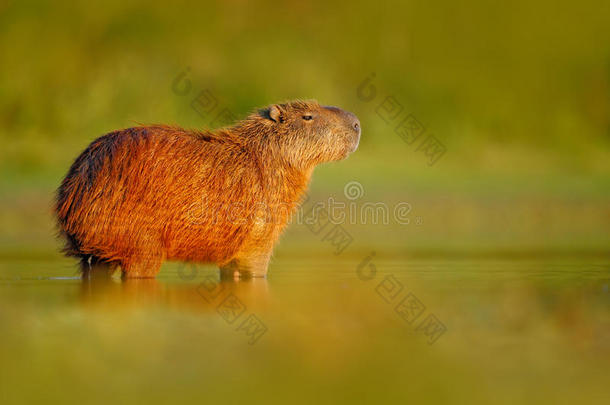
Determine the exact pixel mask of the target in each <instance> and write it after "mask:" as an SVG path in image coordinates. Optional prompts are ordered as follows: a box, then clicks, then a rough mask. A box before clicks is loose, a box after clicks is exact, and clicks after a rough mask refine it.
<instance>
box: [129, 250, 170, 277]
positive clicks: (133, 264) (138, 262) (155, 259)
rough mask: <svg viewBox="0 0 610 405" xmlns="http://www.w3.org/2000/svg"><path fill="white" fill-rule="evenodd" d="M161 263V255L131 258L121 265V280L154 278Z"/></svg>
mask: <svg viewBox="0 0 610 405" xmlns="http://www.w3.org/2000/svg"><path fill="white" fill-rule="evenodd" d="M162 262H163V257H162V255H147V256H146V257H142V256H136V257H131V258H129V259H126V260H124V261H123V262H122V263H121V270H122V271H123V274H122V278H123V279H126V278H155V277H156V276H157V273H159V270H160V269H161V263H162Z"/></svg>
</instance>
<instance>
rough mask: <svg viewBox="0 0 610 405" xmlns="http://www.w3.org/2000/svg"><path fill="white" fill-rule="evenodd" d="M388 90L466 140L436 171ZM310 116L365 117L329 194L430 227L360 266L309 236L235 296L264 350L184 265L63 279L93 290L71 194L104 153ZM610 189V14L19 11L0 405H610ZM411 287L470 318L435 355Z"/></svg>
mask: <svg viewBox="0 0 610 405" xmlns="http://www.w3.org/2000/svg"><path fill="white" fill-rule="evenodd" d="M187 69H188V70H187ZM184 72H186V73H187V76H186V80H188V82H189V83H190V90H189V91H188V92H186V94H179V93H177V92H176V91H175V90H173V88H172V83H173V81H174V80H175V79H176V77H177V76H178V75H180V74H181V73H184ZM372 74H374V75H375V76H374V80H373V81H372V82H371V85H372V86H374V88H375V90H376V96H375V98H374V99H373V100H371V101H365V100H363V99H362V97H359V94H358V87H359V86H360V85H361V84H362V82H363V81H364V80H365V79H366V78H369V77H371V75H372ZM201 91H209V92H210V94H212V95H213V96H214V97H215V99H216V100H217V102H218V106H217V108H216V109H215V111H214V112H213V113H212V114H208V115H205V116H201V115H199V114H198V113H197V112H196V111H195V110H193V108H192V107H191V102H192V100H193V99H194V98H195V97H197V95H198V94H199V92H201ZM388 96H393V97H394V98H395V100H396V101H397V102H399V103H400V105H401V106H402V113H401V114H402V115H401V117H404V116H406V115H407V114H412V115H413V116H414V117H416V119H417V120H418V121H420V122H421V123H422V124H423V125H424V126H425V128H426V132H425V134H424V135H422V139H423V138H424V137H426V136H428V135H434V136H435V137H436V138H437V139H438V140H439V141H440V142H441V143H442V144H443V145H444V147H445V148H446V153H445V154H444V155H443V156H442V157H441V158H440V159H439V160H438V161H437V162H436V163H435V164H434V165H432V166H430V165H429V164H428V159H427V157H426V156H425V155H424V154H423V153H422V152H421V151H417V150H416V149H417V143H416V144H413V145H408V144H406V143H405V142H403V141H402V140H401V138H400V137H399V136H398V135H397V134H396V133H395V131H394V129H395V126H396V124H397V121H392V122H391V123H386V122H385V121H384V120H383V119H382V117H381V116H380V115H379V114H378V112H377V111H378V108H379V105H380V104H381V103H382V102H383V101H384V100H385V99H386V97H388ZM295 98H301V99H311V98H313V99H317V100H318V101H320V102H321V103H323V104H329V105H336V106H339V107H342V108H344V109H346V110H349V111H352V112H353V113H355V114H356V115H357V116H358V117H359V118H360V121H361V124H362V139H361V143H360V148H359V149H358V150H357V151H356V152H355V153H354V154H353V155H352V156H350V157H349V158H348V159H347V160H345V161H342V162H337V163H332V164H326V165H322V166H321V167H319V168H318V169H316V171H315V173H314V180H313V183H312V185H311V190H310V191H311V195H312V196H313V198H314V200H322V201H325V200H326V199H327V198H329V197H332V198H335V199H336V200H338V201H344V202H349V201H348V200H347V199H346V196H345V195H344V187H345V186H346V184H348V183H350V182H358V183H359V184H360V186H361V190H363V195H362V196H361V198H359V199H358V200H357V201H355V202H356V203H357V204H364V203H367V202H372V203H379V202H381V203H385V204H387V205H388V206H389V207H393V206H395V204H398V203H400V202H403V203H404V202H408V203H409V204H411V206H412V211H411V218H410V219H411V221H410V223H409V224H408V225H405V224H398V223H396V222H395V221H391V222H390V223H389V224H374V223H355V224H345V228H346V230H347V231H348V232H349V233H350V235H351V236H352V237H353V243H352V244H351V245H350V247H349V249H347V250H346V251H345V252H344V253H342V254H341V255H340V256H338V257H337V256H336V255H334V254H333V249H332V246H330V245H329V244H328V243H327V242H324V241H323V240H321V235H315V234H313V233H312V232H311V231H310V230H309V229H308V228H307V227H306V226H304V225H302V224H294V225H293V226H291V227H290V228H289V230H288V231H287V233H286V235H284V237H283V238H282V241H281V243H280V244H279V246H278V247H277V249H276V254H275V258H274V260H273V262H272V264H271V267H270V278H269V283H268V284H266V283H263V284H256V285H254V284H253V285H250V284H245V283H242V284H236V285H233V286H232V287H231V288H233V289H234V292H235V294H236V295H237V296H239V297H240V299H242V300H243V302H244V303H246V304H247V306H248V311H249V312H255V313H257V314H259V315H260V316H261V318H263V319H264V320H265V322H266V324H267V326H268V327H269V334H268V335H267V336H265V338H264V339H263V340H261V343H258V344H257V345H256V346H255V347H250V346H248V345H247V344H246V343H245V339H244V337H243V336H241V335H239V334H237V333H233V332H232V331H231V330H232V329H234V327H232V326H229V325H227V324H226V323H225V322H224V321H223V320H222V318H220V317H219V316H218V314H217V313H216V311H215V308H214V307H213V306H211V305H208V304H206V303H205V302H204V301H202V299H201V298H200V297H199V296H198V295H197V294H196V292H195V291H194V290H193V288H192V287H193V286H196V284H195V283H196V282H197V281H199V278H198V279H197V280H195V281H194V282H193V285H190V286H189V285H186V286H185V285H184V284H185V282H184V280H183V279H180V278H179V277H180V273H178V272H177V271H178V269H180V267H179V266H180V265H178V264H172V263H169V264H166V265H164V267H163V269H162V271H161V274H160V276H159V281H158V283H155V282H153V283H149V284H146V283H145V284H136V285H133V284H128V283H123V284H121V283H118V282H116V280H115V281H114V282H111V283H110V284H108V285H106V284H102V285H101V286H97V287H95V288H94V287H93V286H92V285H89V284H87V283H82V284H81V282H80V281H79V280H65V279H50V278H48V277H51V276H53V277H72V276H75V275H76V274H77V273H76V265H75V262H74V261H73V260H70V259H65V258H62V256H61V255H60V253H59V247H60V245H61V244H60V242H59V241H58V240H57V239H56V238H55V232H56V230H55V225H54V219H53V214H52V201H53V196H54V192H55V189H56V188H57V186H58V185H59V183H60V181H61V179H62V178H63V176H64V175H65V174H66V172H67V170H68V168H69V166H70V164H71V163H72V161H73V160H74V159H75V158H76V156H78V154H79V153H80V152H81V151H82V150H83V149H84V148H85V147H86V146H87V145H88V144H89V143H90V142H91V141H92V140H93V139H95V138H97V137H98V136H101V135H103V134H105V133H107V132H110V131H113V130H116V129H120V128H126V127H130V126H134V125H137V124H139V123H144V124H146V123H165V124H176V125H181V126H184V127H189V128H210V127H213V126H214V125H213V123H214V117H215V114H216V113H218V112H219V111H220V110H221V109H223V108H226V109H228V110H229V111H230V112H231V113H232V114H234V115H235V116H236V117H239V118H241V117H245V116H246V115H247V114H248V113H249V112H250V111H252V110H254V109H255V108H257V107H261V106H265V105H268V104H271V103H276V102H280V101H285V100H290V99H295ZM609 186H610V2H608V1H603V0H584V1H579V2H556V1H550V0H536V1H525V0H516V1H511V2H490V1H483V0H480V1H477V0H466V1H461V2H453V1H439V2H433V1H423V0H422V1H400V2H382V1H350V2H326V1H287V2H271V1H257V2H253V1H238V0H230V1H219V2H204V1H199V2H183V1H172V2H170V1H156V0H148V1H125V0H122V1H114V0H110V1H103V2H92V1H86V2H85V1H82V2H68V1H55V2H51V1H28V0H24V1H11V0H5V1H2V2H0V325H2V330H1V331H0V332H1V337H0V402H2V403H4V402H6V403H17V402H28V401H41V400H44V401H47V402H49V403H54V402H58V403H65V402H66V401H68V400H71V401H76V400H78V401H79V402H83V401H84V402H87V403H108V401H110V400H112V401H113V402H125V403H133V402H136V401H140V402H150V403H170V402H172V403H173V402H176V401H179V402H199V403H201V402H206V401H223V402H231V400H235V399H241V400H249V401H253V402H268V401H269V402H278V403H279V402H281V403H287V402H290V403H292V402H295V403H311V402H312V401H316V402H318V403H340V402H349V403H358V402H391V401H394V402H396V401H400V402H405V400H407V401H408V400H411V401H415V402H420V401H429V402H430V403H450V402H453V403H468V404H471V403H485V404H488V403H506V404H512V403H536V404H538V403H545V402H546V403H553V404H555V403H574V402H577V401H584V402H586V403H595V402H599V403H608V401H607V393H608V391H607V384H606V383H605V380H607V375H608V369H609V368H608V367H609V364H608V359H609V358H610V351H609V348H608V325H610V319H609V316H608V314H609V313H610V311H609V310H608V279H609V278H610V277H609V276H608V268H609V267H608V257H609V250H608V246H610V232H608V229H610V187H609ZM372 251H375V252H376V256H375V257H376V259H375V263H376V266H377V268H378V269H379V274H380V275H379V277H378V279H377V280H376V281H371V282H368V284H367V283H364V282H362V281H360V280H358V279H357V278H356V276H355V274H354V269H355V268H356V266H357V265H358V264H359V263H362V260H363V258H364V257H365V256H367V255H369V254H370V253H371V252H372ZM201 271H202V273H200V274H199V276H201V275H202V274H213V275H215V274H216V272H215V269H214V268H213V266H208V267H205V268H203V269H202V270H201ZM206 272H207V273H206ZM387 274H395V275H396V277H397V278H398V279H399V280H401V282H403V283H404V284H405V286H406V287H405V292H406V291H411V292H414V293H415V294H416V295H417V296H418V297H419V299H421V300H422V301H423V302H424V303H425V305H426V307H427V311H429V312H430V313H434V314H436V315H437V316H438V317H439V318H440V319H441V320H442V322H444V323H445V324H446V325H447V327H448V329H449V331H448V332H447V334H446V336H443V337H442V339H441V340H439V342H438V343H436V344H435V345H434V346H428V345H427V344H426V343H425V339H424V338H423V337H422V336H419V335H417V333H415V332H414V330H415V327H410V326H408V325H406V324H404V323H402V321H401V320H400V319H399V318H397V316H396V314H395V313H394V312H393V310H392V306H389V304H388V305H386V303H385V302H384V301H382V300H381V298H379V296H378V295H377V294H376V293H375V291H376V290H375V287H376V286H377V284H378V283H379V281H380V280H381V277H382V276H385V275H387ZM186 284H188V283H186ZM111 393H116V396H115V397H111V396H110V395H111ZM604 397H606V400H603V398H604Z"/></svg>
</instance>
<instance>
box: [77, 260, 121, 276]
mask: <svg viewBox="0 0 610 405" xmlns="http://www.w3.org/2000/svg"><path fill="white" fill-rule="evenodd" d="M80 270H81V275H82V278H83V279H94V278H109V277H111V276H112V273H114V270H115V267H114V266H112V265H111V264H110V263H107V262H104V261H102V260H100V259H98V258H97V257H95V256H92V255H89V256H87V257H83V258H81V261H80Z"/></svg>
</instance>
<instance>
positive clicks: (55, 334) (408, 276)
mask: <svg viewBox="0 0 610 405" xmlns="http://www.w3.org/2000/svg"><path fill="white" fill-rule="evenodd" d="M609 270H610V262H609V261H608V260H607V258H604V257H599V256H593V257H590V256H586V255H585V256H581V257H571V258H555V259H554V258H552V257H545V258H535V257H530V258H520V259H510V258H506V257H503V258H494V257H486V258H468V257H462V258H451V259H447V258H444V259H443V258H434V257H426V258H424V259H408V258H406V257H400V256H395V257H388V256H384V255H383V254H380V253H378V254H376V255H375V256H371V257H365V256H363V257H355V258H352V257H340V258H338V259H336V260H332V261H329V260H327V259H326V258H324V259H322V258H320V259H316V258H303V259H299V260H295V259H294V258H290V257H278V258H276V259H275V261H274V262H273V264H272V267H271V271H270V276H269V278H268V279H267V280H251V281H241V282H234V281H220V280H218V276H217V272H216V271H215V269H214V267H212V266H198V267H196V268H193V267H189V266H181V265H178V264H169V265H167V266H164V268H163V270H162V272H161V274H160V276H159V278H158V279H157V280H139V281H138V280H130V281H127V282H121V281H120V280H119V279H103V278H100V279H94V280H87V281H82V280H80V279H79V278H78V277H77V274H75V272H74V266H73V263H72V262H71V261H68V260H58V261H50V262H49V261H43V260H36V261H28V260H18V261H17V260H13V261H6V260H5V261H3V262H1V263H0V279H1V282H0V323H1V324H2V331H3V333H2V335H0V358H2V362H1V366H0V374H1V375H0V388H1V389H0V393H1V396H0V398H2V402H3V403H8V402H32V401H45V402H50V403H52V402H66V401H70V402H73V401H86V402H87V403H108V402H109V401H115V400H117V399H118V401H119V402H134V401H137V402H140V403H169V402H172V403H174V402H176V403H177V402H193V403H194V402H197V403H205V402H208V401H214V402H216V401H218V402H220V401H223V402H225V401H226V402H227V403H231V402H234V401H236V400H248V401H254V402H259V401H263V400H264V401H266V402H269V403H311V402H313V401H315V402H317V403H362V402H370V403H378V402H379V403H384V402H389V401H392V402H397V401H401V402H407V401H412V402H413V403H465V404H466V403H468V404H476V403H481V404H489V403H498V404H504V403H506V404H514V403H532V404H534V403H536V404H539V403H549V404H558V403H566V404H568V403H577V402H578V403H580V402H583V401H584V402H583V403H607V400H608V392H609V390H608V387H607V381H608V375H609V371H610V339H609V338H610V312H609V309H610V308H609V307H610V305H609V302H610V292H609V290H608V289H609V283H610V271H609Z"/></svg>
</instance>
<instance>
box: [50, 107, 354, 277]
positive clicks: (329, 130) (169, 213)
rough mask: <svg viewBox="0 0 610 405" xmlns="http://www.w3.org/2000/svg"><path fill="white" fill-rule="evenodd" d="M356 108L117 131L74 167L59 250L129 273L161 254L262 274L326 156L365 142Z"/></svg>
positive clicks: (294, 110) (277, 111) (281, 110)
mask: <svg viewBox="0 0 610 405" xmlns="http://www.w3.org/2000/svg"><path fill="white" fill-rule="evenodd" d="M359 139H360V123H359V121H358V119H357V118H356V116H355V115H353V114H351V113H349V112H346V111H343V110H341V109H339V108H336V107H325V106H320V105H319V104H318V103H317V102H303V101H295V102H290V103H285V104H276V105H272V106H270V107H268V108H265V109H262V110H259V111H257V112H256V113H253V114H251V115H250V116H248V117H247V118H246V119H245V120H243V121H241V122H239V123H237V124H236V125H235V126H233V127H229V128H225V129H220V130H217V131H215V132H207V131H206V132H198V131H188V130H185V129H181V128H174V127H169V126H142V127H137V128H129V129H125V130H121V131H116V132H112V133H109V134H107V135H104V136H102V137H100V138H98V139H96V140H95V141H93V142H92V143H91V144H90V145H89V147H87V149H85V151H84V152H83V153H82V154H81V155H80V156H79V157H78V158H77V159H76V161H75V162H74V163H73V164H72V167H71V168H70V171H69V172H68V174H67V176H66V178H65V179H64V180H63V182H62V184H61V186H60V187H59V190H58V193H57V203H56V207H55V211H56V213H57V218H58V224H59V228H60V234H61V235H63V236H64V237H65V239H66V242H67V243H66V247H65V249H64V252H65V253H66V254H67V255H69V256H76V257H79V258H80V259H81V268H82V269H83V270H84V271H85V272H86V270H87V269H89V268H91V266H92V265H99V264H101V265H106V266H107V267H108V268H110V269H112V268H116V267H118V266H120V267H121V270H122V272H123V276H124V277H128V278H148V277H155V275H156V274H157V273H158V271H159V268H160V266H161V263H162V262H163V261H164V260H180V261H192V262H209V263H216V264H218V266H219V267H220V268H221V271H222V274H223V275H227V274H231V275H233V274H235V275H237V274H239V275H241V276H255V277H256V276H265V274H266V272H267V265H268V263H269V258H270V256H271V252H272V249H273V245H274V244H275V242H276V241H277V239H278V237H279V235H280V233H281V231H282V230H283V228H284V227H285V225H286V223H287V221H288V219H289V217H290V215H291V213H292V212H293V211H294V210H295V209H296V206H297V204H298V202H299V200H300V198H301V196H302V194H303V192H304V191H305V189H306V187H307V184H308V182H309V179H310V177H311V173H312V171H313V169H314V167H315V166H316V165H318V164H319V163H322V162H328V161H334V160H340V159H343V158H345V157H346V156H347V155H348V154H349V153H350V152H352V151H354V150H355V149H356V147H357V146H358V141H359Z"/></svg>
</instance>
